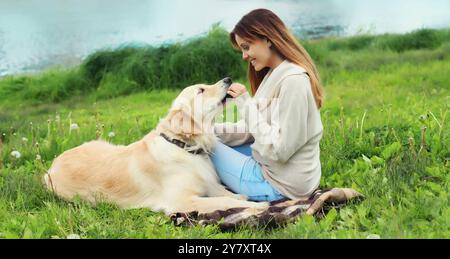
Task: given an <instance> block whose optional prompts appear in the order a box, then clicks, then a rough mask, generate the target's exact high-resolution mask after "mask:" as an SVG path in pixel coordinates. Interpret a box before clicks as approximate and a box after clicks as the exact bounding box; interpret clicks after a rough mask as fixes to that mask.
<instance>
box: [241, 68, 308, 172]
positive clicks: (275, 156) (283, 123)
mask: <svg viewBox="0 0 450 259" xmlns="http://www.w3.org/2000/svg"><path fill="white" fill-rule="evenodd" d="M281 84H282V85H281V88H280V94H279V96H278V100H277V101H278V102H277V104H276V103H274V104H271V107H272V105H275V107H274V109H273V110H272V111H273V112H274V113H275V114H273V116H272V117H271V123H270V124H269V123H268V122H267V118H265V117H263V115H262V114H261V113H260V112H259V111H258V108H257V105H256V103H255V100H253V99H252V98H251V97H250V95H249V94H248V93H247V92H246V93H245V94H242V95H240V96H238V97H237V98H236V104H237V105H238V110H239V113H240V116H241V118H243V120H244V121H245V124H246V125H247V126H248V128H249V131H250V133H251V134H252V135H253V137H254V139H255V144H253V146H252V148H253V149H254V150H256V151H258V153H259V154H260V155H261V156H263V157H267V158H269V159H271V160H275V161H279V162H282V163H284V162H286V161H287V160H288V159H289V158H290V157H291V156H292V155H293V154H294V153H295V152H296V151H297V150H299V149H300V148H301V147H302V146H303V145H304V144H305V143H306V142H307V128H308V125H307V118H308V95H309V94H310V91H311V85H310V84H311V83H310V80H309V77H308V76H307V75H306V74H302V75H291V76H288V77H286V78H285V79H284V80H283V81H282V82H281ZM268 109H269V108H268Z"/></svg>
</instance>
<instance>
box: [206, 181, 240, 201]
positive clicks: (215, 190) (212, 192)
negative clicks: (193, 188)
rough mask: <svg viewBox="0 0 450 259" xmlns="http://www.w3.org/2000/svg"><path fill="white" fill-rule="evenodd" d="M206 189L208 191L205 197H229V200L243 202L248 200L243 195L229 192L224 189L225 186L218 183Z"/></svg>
mask: <svg viewBox="0 0 450 259" xmlns="http://www.w3.org/2000/svg"><path fill="white" fill-rule="evenodd" d="M207 188H208V190H207V192H206V195H207V196H208V197H221V196H225V197H230V198H234V199H238V200H243V201H246V200H247V199H248V197H247V196H245V195H243V194H236V193H233V192H231V191H229V190H228V189H227V188H225V186H223V185H222V184H219V183H217V184H211V185H209V186H208V187H207Z"/></svg>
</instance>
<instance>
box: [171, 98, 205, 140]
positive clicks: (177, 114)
mask: <svg viewBox="0 0 450 259" xmlns="http://www.w3.org/2000/svg"><path fill="white" fill-rule="evenodd" d="M167 119H168V121H169V123H170V128H171V130H172V131H173V132H174V133H176V134H183V135H187V136H188V137H189V136H190V135H197V134H200V133H202V122H201V121H198V119H197V118H196V117H195V116H194V112H193V111H191V109H189V107H188V106H187V105H180V106H178V107H174V109H172V110H171V111H170V112H169V115H168V116H167Z"/></svg>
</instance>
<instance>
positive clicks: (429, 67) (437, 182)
mask: <svg viewBox="0 0 450 259" xmlns="http://www.w3.org/2000/svg"><path fill="white" fill-rule="evenodd" d="M214 33H217V34H215V35H216V36H208V37H207V38H206V39H204V38H200V39H196V41H197V42H196V43H195V44H194V45H189V44H191V43H189V42H187V43H183V44H179V46H178V47H175V46H166V47H165V48H166V49H167V52H164V53H165V54H162V53H163V50H161V49H153V50H152V51H155V52H158V53H159V54H155V55H160V57H161V60H162V63H161V62H160V63H158V65H155V64H156V63H153V65H150V64H149V63H151V62H155V60H154V59H153V58H154V57H153V56H151V55H153V54H149V53H153V52H151V51H150V49H151V48H144V49H128V50H117V51H114V50H112V51H107V52H99V53H94V54H93V55H92V56H91V57H90V58H88V59H87V60H86V61H85V62H84V63H83V64H82V65H81V66H80V67H79V68H74V69H69V70H61V69H56V70H52V71H49V72H46V73H43V74H39V75H35V76H15V77H7V78H4V79H3V80H0V93H1V94H0V134H1V135H0V139H1V141H2V142H1V143H3V145H1V144H0V148H1V150H0V162H1V169H0V170H1V172H0V238H1V237H3V238H66V237H67V236H69V235H70V234H77V235H79V236H81V237H82V238H366V237H367V236H368V235H370V234H376V235H379V236H380V237H381V238H418V237H420V238H450V206H449V188H448V187H449V186H448V183H449V182H450V174H449V171H450V170H449V166H450V162H449V160H450V148H449V143H450V140H449V136H450V134H449V133H450V129H449V123H448V110H449V107H450V102H449V96H450V57H449V53H450V51H449V50H450V37H448V35H449V32H448V30H440V31H434V30H422V31H418V32H412V33H409V34H405V35H380V36H373V35H362V36H357V37H352V38H342V39H323V40H319V41H312V42H305V43H304V44H305V46H306V47H307V48H308V50H310V52H311V54H312V56H313V57H314V58H315V59H316V60H317V63H318V67H319V70H320V72H321V75H322V77H323V81H324V85H325V90H326V93H327V98H326V99H325V105H324V107H323V108H322V110H321V115H322V122H323V125H324V136H323V139H322V141H321V161H322V171H323V177H322V181H321V185H322V187H352V188H354V189H356V190H358V191H360V192H362V193H363V194H364V195H365V196H366V199H365V200H364V201H362V202H361V203H359V204H349V205H348V206H346V207H344V208H342V209H340V210H339V211H335V210H333V211H331V212H330V214H328V216H327V217H326V219H324V220H321V221H318V220H315V219H314V218H312V217H309V216H304V217H300V218H299V219H298V220H297V221H296V222H295V223H293V224H290V225H289V226H287V227H285V228H281V229H276V230H261V229H252V228H249V227H243V228H242V229H240V230H239V231H237V232H232V233H221V232H220V230H219V229H218V228H217V227H216V226H207V227H199V226H198V227H193V228H182V227H174V226H173V225H172V224H171V223H170V221H169V220H168V219H167V218H166V217H165V216H164V215H163V214H161V213H155V212H151V211H149V210H146V209H138V210H126V211H125V210H120V209H118V208H117V207H115V206H113V205H111V204H100V205H98V206H96V207H92V206H90V205H89V204H86V203H85V202H83V201H79V200H76V201H74V202H65V201H62V200H60V199H58V198H57V197H55V196H53V195H52V194H50V193H48V192H46V191H45V190H44V189H43V188H42V186H41V184H40V177H41V176H42V174H44V173H45V172H46V170H47V169H48V168H49V167H50V165H51V162H52V160H53V158H54V157H55V156H57V155H59V154H60V153H61V152H63V151H64V150H67V149H69V148H72V147H75V146H77V145H80V144H82V143H83V142H86V141H89V140H93V139H97V138H103V139H107V140H109V141H111V142H113V143H116V144H129V143H132V142H133V141H136V140H138V139H140V138H141V137H142V136H143V135H144V134H146V133H147V132H149V131H150V130H151V129H153V128H154V127H155V126H156V124H157V123H158V120H159V118H160V117H162V116H164V115H165V114H166V112H167V110H168V108H169V106H170V103H171V101H172V100H173V99H174V98H175V97H176V96H177V94H178V92H179V88H180V87H182V86H185V85H188V84H190V83H196V82H198V81H201V82H214V81H217V80H218V79H220V78H223V77H224V74H226V73H227V72H229V71H234V72H233V73H234V74H235V76H234V77H235V78H243V77H244V76H245V69H244V67H243V64H242V63H241V61H239V62H238V63H236V64H234V63H233V62H234V61H233V62H231V61H230V62H231V63H230V64H234V65H230V70H227V69H226V68H225V70H223V71H222V70H221V69H224V68H223V67H221V68H218V67H217V66H218V64H219V65H220V66H221V64H223V63H220V62H228V61H217V62H219V63H216V62H214V61H212V60H207V61H205V62H207V63H205V64H199V63H198V62H200V61H199V60H197V59H196V56H198V55H200V54H199V53H198V52H201V53H209V52H211V53H213V54H211V55H212V56H214V55H216V54H217V52H214V51H212V50H211V49H214V48H215V47H214V46H215V45H214V44H212V45H208V42H209V40H210V38H209V37H213V38H214V37H218V38H220V37H222V36H223V35H222V34H220V33H221V32H220V30H219V31H215V32H213V33H212V34H214ZM217 35H219V36H217ZM220 35H222V36H220ZM430 35H431V36H430ZM218 38H217V39H213V41H212V42H214V40H217V41H218ZM405 39H406V40H405ZM408 39H409V41H408ZM411 39H413V40H411ZM421 39H425V43H423V41H422V40H421ZM198 41H201V42H203V43H202V44H204V45H201V47H198V48H196V47H197V45H199V42H198ZM429 41H436V42H435V43H433V42H429ZM194 42H195V40H194ZM414 42H416V43H414ZM225 43H226V42H225ZM225 43H223V44H225ZM227 44H228V43H227ZM402 44H403V45H402ZM183 46H184V47H183ZM186 46H188V47H186ZM399 46H403V47H399ZM176 48H178V49H177V50H174V49H176ZM183 48H185V49H183ZM189 48H194V49H193V50H192V53H191V52H189V51H188V50H189ZM221 48H222V47H221ZM230 48H231V47H230ZM126 51H129V53H126ZM161 51H162V52H161ZM171 51H172V52H171ZM178 51H180V52H179V53H178ZM196 51H198V52H196ZM226 51H229V50H224V52H219V53H218V55H219V56H220V57H222V56H224V55H225V56H227V55H230V57H231V58H230V57H228V58H229V59H228V58H227V59H226V60H234V56H237V58H240V55H239V53H236V52H230V53H228V52H226ZM191 54H192V55H193V56H191V57H190V56H189V55H191ZM146 55H150V56H146ZM165 55H167V56H165ZM106 57H108V58H111V60H104V59H102V58H106ZM98 59H100V60H102V61H101V62H100V61H99V60H98ZM170 60H173V62H174V63H173V64H172V65H173V69H175V71H176V73H175V72H174V70H170V69H168V70H167V71H165V72H161V71H162V70H158V71H160V72H159V74H158V73H155V74H153V72H151V71H156V70H146V66H159V68H158V69H167V68H170V65H167V66H166V65H164V64H168V63H164V62H166V61H167V62H169V61H170ZM186 60H188V62H191V63H187V64H188V66H186V67H184V66H183V67H175V65H174V64H176V63H178V62H181V63H183V62H185V61H186ZM213 60H214V59H213ZM94 61H95V62H100V63H102V62H103V65H102V64H97V63H95V62H94ZM92 62H94V63H95V65H93V63H92ZM200 63H201V62H200ZM89 64H90V65H89ZM105 64H109V65H105ZM183 64H184V63H183ZM110 65H112V66H113V67H111V66H110ZM90 66H92V67H90ZM114 66H115V67H114ZM197 66H201V68H198V69H199V70H198V71H197V72H195V70H196V69H197V68H195V67H197ZM133 67H134V68H133ZM94 68H95V69H94ZM141 70H142V71H141ZM206 70H207V71H206ZM87 71H91V72H92V73H91V74H87V73H88V72H87ZM95 71H97V72H95ZM133 71H134V72H133ZM146 71H147V72H148V73H149V75H148V77H142V75H144V74H146V73H147V72H146ZM149 71H150V72H149ZM133 73H135V74H133ZM172 74H173V77H172ZM127 82H128V83H129V85H128V84H127ZM158 82H160V83H161V82H162V83H164V84H166V83H168V84H172V86H173V87H172V86H169V85H165V86H164V87H160V85H159V84H158ZM241 82H243V83H246V82H245V80H241ZM122 84H123V88H122ZM109 91H111V93H108V92H109ZM72 123H77V124H78V125H79V130H73V131H70V125H71V124H72ZM425 127H426V128H425ZM110 132H114V134H115V136H114V137H109V136H108V135H109V133H110ZM23 138H26V139H23ZM14 150H17V151H19V152H20V153H21V157H20V158H19V159H16V158H14V157H13V156H11V152H12V151H14ZM37 156H39V157H38V158H40V159H36V158H37Z"/></svg>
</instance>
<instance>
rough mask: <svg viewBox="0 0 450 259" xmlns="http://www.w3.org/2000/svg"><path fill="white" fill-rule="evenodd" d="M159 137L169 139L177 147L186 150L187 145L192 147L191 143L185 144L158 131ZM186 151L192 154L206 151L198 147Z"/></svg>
mask: <svg viewBox="0 0 450 259" xmlns="http://www.w3.org/2000/svg"><path fill="white" fill-rule="evenodd" d="M159 135H160V136H161V137H163V138H164V139H165V140H167V141H169V142H170V143H172V144H175V145H177V146H178V147H180V148H182V149H184V150H186V148H188V147H192V146H191V145H188V144H186V143H185V142H183V141H181V140H179V139H170V138H169V136H167V135H166V134H164V133H162V132H161V133H160V134H159ZM186 151H187V152H189V153H191V154H194V155H198V154H202V153H206V152H205V150H203V148H199V149H195V150H186Z"/></svg>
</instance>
